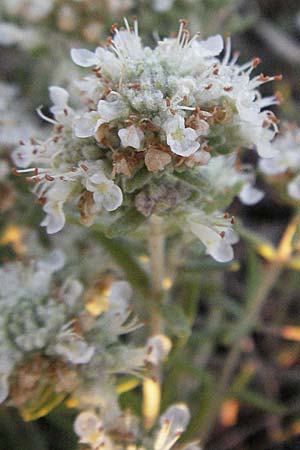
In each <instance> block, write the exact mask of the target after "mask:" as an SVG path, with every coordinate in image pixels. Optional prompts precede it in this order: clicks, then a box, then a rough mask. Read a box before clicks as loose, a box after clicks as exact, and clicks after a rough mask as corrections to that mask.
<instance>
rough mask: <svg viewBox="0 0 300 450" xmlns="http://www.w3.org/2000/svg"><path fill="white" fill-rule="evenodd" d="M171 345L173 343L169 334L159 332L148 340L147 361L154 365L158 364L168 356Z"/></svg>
mask: <svg viewBox="0 0 300 450" xmlns="http://www.w3.org/2000/svg"><path fill="white" fill-rule="evenodd" d="M171 347H172V343H171V341H170V339H169V338H168V337H167V336H165V335H163V334H157V335H155V336H153V337H151V338H150V339H148V342H147V347H146V358H145V359H146V361H147V362H150V363H151V364H154V365H156V364H158V363H159V362H160V361H163V360H164V359H165V358H166V357H167V356H168V354H169V352H170V350H171Z"/></svg>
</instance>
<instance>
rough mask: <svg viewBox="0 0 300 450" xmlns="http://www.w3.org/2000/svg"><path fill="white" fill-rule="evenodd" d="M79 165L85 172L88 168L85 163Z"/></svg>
mask: <svg viewBox="0 0 300 450" xmlns="http://www.w3.org/2000/svg"><path fill="white" fill-rule="evenodd" d="M80 167H81V169H82V170H84V171H85V172H87V171H88V170H89V168H88V167H87V166H86V165H85V164H80Z"/></svg>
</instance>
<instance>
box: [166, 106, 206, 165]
mask: <svg viewBox="0 0 300 450" xmlns="http://www.w3.org/2000/svg"><path fill="white" fill-rule="evenodd" d="M164 130H165V132H166V134H167V143H168V145H169V146H170V148H171V150H172V152H173V153H176V155H180V156H190V155H192V154H193V153H195V152H196V151H197V150H198V148H199V147H200V144H199V142H197V141H196V139H197V138H198V136H197V133H196V131H195V130H193V129H192V128H185V125H184V119H183V117H181V116H179V115H176V116H175V117H173V118H171V119H169V120H167V122H166V123H165V124H164Z"/></svg>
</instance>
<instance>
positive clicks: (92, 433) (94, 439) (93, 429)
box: [74, 411, 104, 450]
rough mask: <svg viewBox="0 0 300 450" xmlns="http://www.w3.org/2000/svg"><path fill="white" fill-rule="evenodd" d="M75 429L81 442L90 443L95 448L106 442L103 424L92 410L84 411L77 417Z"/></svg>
mask: <svg viewBox="0 0 300 450" xmlns="http://www.w3.org/2000/svg"><path fill="white" fill-rule="evenodd" d="M74 431H75V433H76V434H77V435H78V436H79V438H80V440H79V442H80V443H82V444H89V445H90V446H91V448H93V449H95V450H96V449H98V448H99V447H100V446H101V444H103V442H104V432H103V424H102V422H101V420H100V418H99V417H98V416H97V415H96V414H95V413H93V412H91V411H83V412H82V413H80V414H79V416H77V417H76V420H75V423H74Z"/></svg>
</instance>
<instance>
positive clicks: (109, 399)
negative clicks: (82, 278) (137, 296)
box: [0, 251, 170, 426]
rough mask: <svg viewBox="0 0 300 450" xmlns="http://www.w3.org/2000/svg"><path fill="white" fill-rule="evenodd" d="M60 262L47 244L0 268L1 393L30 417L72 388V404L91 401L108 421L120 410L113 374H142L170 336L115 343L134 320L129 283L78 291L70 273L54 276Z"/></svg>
mask: <svg viewBox="0 0 300 450" xmlns="http://www.w3.org/2000/svg"><path fill="white" fill-rule="evenodd" d="M63 265H64V257H63V254H62V253H60V252H58V251H54V252H53V253H52V254H50V255H49V256H48V258H47V259H46V260H30V261H29V262H28V263H22V262H16V263H10V264H6V265H4V266H3V267H2V268H1V269H0V282H1V286H2V290H1V295H0V304H1V311H2V314H1V321H0V336H1V345H0V400H1V402H3V401H6V403H7V404H10V405H14V406H16V407H18V408H19V409H20V411H21V413H22V414H23V417H25V418H27V419H28V418H29V419H30V418H35V417H38V416H39V415H41V414H45V408H46V411H47V407H48V406H46V405H48V404H49V407H51V406H52V407H53V402H54V405H55V404H57V403H56V402H60V401H62V400H63V399H64V398H65V397H66V396H67V395H70V394H72V396H73V398H74V400H76V404H77V405H78V407H79V408H85V407H97V408H98V409H100V410H101V414H102V418H103V421H104V423H105V424H107V426H112V424H113V422H114V420H115V418H116V417H119V416H120V415H121V411H120V409H119V407H118V401H117V400H118V394H117V391H116V381H117V378H116V376H117V375H118V374H131V375H134V376H137V377H140V376H143V374H146V368H147V369H148V370H151V367H152V366H154V365H156V364H158V362H159V361H161V360H162V359H164V358H165V357H166V356H167V354H168V352H169V350H170V341H169V339H168V338H167V337H166V336H163V335H156V336H153V337H152V338H150V339H149V341H148V342H147V344H146V345H145V346H143V347H136V346H134V345H132V344H130V343H127V344H125V343H122V341H121V340H120V336H122V335H125V334H127V333H130V332H131V331H134V330H135V329H137V328H139V327H140V326H141V324H140V323H139V322H138V321H137V319H136V318H135V317H133V316H132V312H131V308H130V307H129V298H130V296H131V288H130V286H129V285H128V283H126V282H123V281H115V282H113V283H112V284H110V286H109V287H106V291H105V293H104V292H102V293H101V292H100V293H98V294H97V293H95V292H94V293H93V295H91V292H90V291H87V292H86V294H83V286H82V285H81V283H79V282H78V281H77V280H75V279H71V278H67V280H66V281H65V282H64V283H57V282H55V281H56V277H55V276H54V275H55V272H57V271H58V270H60V269H62V267H63ZM96 294H97V295H96ZM99 379H101V380H102V381H101V383H99Z"/></svg>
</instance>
